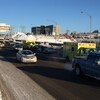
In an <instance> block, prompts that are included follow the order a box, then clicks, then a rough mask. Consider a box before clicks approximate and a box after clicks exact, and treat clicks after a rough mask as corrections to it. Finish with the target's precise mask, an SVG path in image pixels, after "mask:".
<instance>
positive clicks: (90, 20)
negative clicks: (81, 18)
mask: <svg viewBox="0 0 100 100" xmlns="http://www.w3.org/2000/svg"><path fill="white" fill-rule="evenodd" d="M81 13H83V14H86V15H87V16H89V18H90V33H91V28H92V16H91V15H89V14H88V13H87V12H83V11H81Z"/></svg>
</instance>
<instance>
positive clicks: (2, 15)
mask: <svg viewBox="0 0 100 100" xmlns="http://www.w3.org/2000/svg"><path fill="white" fill-rule="evenodd" d="M99 10H100V0H0V23H6V24H8V25H11V26H12V27H13V30H14V31H16V32H17V31H20V30H21V29H22V27H24V30H25V31H26V32H31V27H32V26H33V27H35V26H41V25H45V26H46V25H51V24H53V25H59V26H60V32H61V33H64V32H66V31H67V30H69V32H77V33H80V32H89V31H90V16H91V17H92V19H91V22H92V23H91V31H94V30H99V31H100V11H99ZM81 12H83V13H81Z"/></svg>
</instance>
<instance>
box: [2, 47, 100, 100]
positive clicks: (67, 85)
mask: <svg viewBox="0 0 100 100" xmlns="http://www.w3.org/2000/svg"><path fill="white" fill-rule="evenodd" d="M2 56H4V57H5V58H6V60H7V61H9V62H11V63H13V64H14V65H15V67H17V68H18V69H19V70H21V71H23V72H24V73H26V74H27V75H28V76H29V77H30V78H31V79H32V80H34V81H35V82H36V83H38V84H39V85H40V86H41V87H43V88H44V89H45V90H46V91H47V92H48V93H50V94H51V95H52V96H54V97H55V98H56V99H57V100H100V81H98V80H95V79H92V78H89V77H86V76H83V77H82V78H79V77H77V76H75V74H74V72H73V69H72V68H71V64H70V63H64V62H58V61H52V60H50V59H48V57H47V55H46V54H45V55H42V56H41V57H38V62H37V63H36V64H23V63H19V62H17V61H16V57H15V52H14V51H13V50H11V49H10V48H9V49H2V50H0V59H1V60H2V59H4V58H3V57H2ZM41 58H43V59H41ZM8 67H9V66H8Z"/></svg>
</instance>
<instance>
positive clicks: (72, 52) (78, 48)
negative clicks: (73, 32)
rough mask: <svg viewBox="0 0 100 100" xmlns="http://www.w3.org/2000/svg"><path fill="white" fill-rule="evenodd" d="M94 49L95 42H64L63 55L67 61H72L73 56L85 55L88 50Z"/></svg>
mask: <svg viewBox="0 0 100 100" xmlns="http://www.w3.org/2000/svg"><path fill="white" fill-rule="evenodd" d="M95 50H96V43H77V42H64V44H63V57H65V58H66V60H68V61H72V58H73V57H74V56H85V55H87V54H88V53H89V52H94V51H95Z"/></svg>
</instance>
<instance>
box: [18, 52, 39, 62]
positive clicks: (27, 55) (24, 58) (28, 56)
mask: <svg viewBox="0 0 100 100" xmlns="http://www.w3.org/2000/svg"><path fill="white" fill-rule="evenodd" d="M16 58H17V60H18V61H20V62H23V63H36V62H37V57H36V54H35V53H33V52H32V51H31V50H22V51H19V52H18V53H17V54H16Z"/></svg>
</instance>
